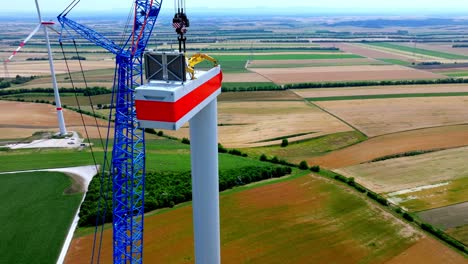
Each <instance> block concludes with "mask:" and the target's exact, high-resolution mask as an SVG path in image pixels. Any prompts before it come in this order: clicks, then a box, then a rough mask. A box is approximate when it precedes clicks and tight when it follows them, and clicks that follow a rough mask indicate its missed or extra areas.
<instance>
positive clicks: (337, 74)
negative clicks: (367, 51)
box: [250, 65, 443, 84]
mask: <svg viewBox="0 0 468 264" xmlns="http://www.w3.org/2000/svg"><path fill="white" fill-rule="evenodd" d="M250 70H251V71H254V72H257V73H259V74H261V75H263V76H265V77H266V78H268V79H270V80H272V81H273V82H275V83H280V84H287V83H302V82H337V81H367V80H403V79H438V78H443V76H442V75H439V74H435V73H431V72H426V71H421V70H416V69H412V68H408V67H403V66H400V65H382V66H376V65H358V66H330V67H300V68H272V69H267V68H255V69H250Z"/></svg>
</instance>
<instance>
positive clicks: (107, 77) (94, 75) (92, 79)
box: [7, 62, 114, 89]
mask: <svg viewBox="0 0 468 264" xmlns="http://www.w3.org/2000/svg"><path fill="white" fill-rule="evenodd" d="M86 63H87V62H83V69H84V70H85V77H86V82H87V84H88V87H94V86H102V87H106V88H112V83H113V80H114V69H113V68H101V69H97V70H87V67H86V65H87V64H86ZM75 71H77V72H72V74H71V76H72V79H73V83H74V85H75V87H76V88H85V87H86V85H85V83H84V81H83V75H82V74H81V72H79V68H77V69H75ZM10 76H11V73H10ZM57 85H58V86H59V87H60V88H62V87H63V88H73V86H72V84H71V82H70V77H69V75H68V73H63V74H57ZM31 88H52V79H51V77H50V76H40V77H39V78H36V79H34V80H32V81H29V82H27V83H24V84H21V85H14V86H12V87H11V88H7V89H31Z"/></svg>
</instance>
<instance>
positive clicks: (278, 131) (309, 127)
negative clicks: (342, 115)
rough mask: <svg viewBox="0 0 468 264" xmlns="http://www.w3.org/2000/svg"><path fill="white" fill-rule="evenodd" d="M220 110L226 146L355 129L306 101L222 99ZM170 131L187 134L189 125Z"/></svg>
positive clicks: (264, 144)
mask: <svg viewBox="0 0 468 264" xmlns="http://www.w3.org/2000/svg"><path fill="white" fill-rule="evenodd" d="M218 111H219V120H218V122H219V124H220V126H219V127H218V129H219V142H221V143H222V144H223V145H225V146H227V147H256V146H266V145H272V144H280V143H281V138H282V137H287V136H288V135H289V136H290V135H296V134H301V133H311V132H315V133H313V134H307V135H303V136H298V137H294V140H302V139H306V138H313V137H318V136H321V135H326V134H332V133H336V132H344V131H352V128H350V127H349V126H347V125H346V124H344V123H343V122H341V121H339V120H338V119H336V118H334V117H333V116H331V115H329V114H327V113H325V112H323V111H322V110H321V109H319V108H317V107H315V106H312V105H310V104H308V103H306V102H303V101H270V102H268V101H262V102H260V101H259V102H242V101H238V102H235V101H229V102H228V101H223V102H219V105H218ZM168 134H170V135H172V136H176V137H179V138H182V137H187V138H188V137H189V129H188V127H183V128H181V129H180V130H179V131H175V132H168ZM276 138H278V139H276ZM273 139H276V140H273ZM262 141H267V142H262Z"/></svg>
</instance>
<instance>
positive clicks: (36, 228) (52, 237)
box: [0, 172, 83, 263]
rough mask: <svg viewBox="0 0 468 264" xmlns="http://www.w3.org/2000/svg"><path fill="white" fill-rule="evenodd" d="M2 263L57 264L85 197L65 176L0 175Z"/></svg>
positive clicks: (46, 174)
mask: <svg viewBox="0 0 468 264" xmlns="http://www.w3.org/2000/svg"><path fill="white" fill-rule="evenodd" d="M0 185H1V186H2V191H1V192H0V200H1V201H2V206H1V207H0V224H1V226H2V228H1V229H0V237H1V238H2V239H1V241H0V251H1V252H2V254H0V263H37V262H41V263H55V262H56V261H57V258H58V256H59V253H60V250H61V248H62V244H63V242H64V241H65V237H66V234H67V233H68V229H69V228H70V225H71V223H72V220H73V218H74V216H75V213H76V210H77V209H78V206H79V205H80V202H81V199H82V197H83V194H82V193H79V192H77V191H76V190H73V188H71V187H72V179H71V178H70V177H68V176H66V175H64V174H62V173H55V172H30V173H18V174H5V175H0Z"/></svg>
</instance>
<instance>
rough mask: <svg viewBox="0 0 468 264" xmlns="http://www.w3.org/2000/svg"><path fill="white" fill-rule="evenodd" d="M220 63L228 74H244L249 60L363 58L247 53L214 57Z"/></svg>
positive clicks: (202, 65)
mask: <svg viewBox="0 0 468 264" xmlns="http://www.w3.org/2000/svg"><path fill="white" fill-rule="evenodd" d="M213 57H214V58H216V59H217V60H218V61H219V64H220V65H221V67H222V68H223V71H224V72H226V73H242V72H248V70H247V69H245V65H246V63H247V61H248V60H251V61H252V60H320V59H356V58H363V57H361V56H358V55H354V54H345V53H339V52H337V53H331V54H321V53H310V54H274V55H258V54H255V55H250V54H249V53H245V54H242V55H227V54H226V55H213ZM210 65H211V63H208V62H203V63H200V64H199V65H198V67H200V68H206V67H209V66H210Z"/></svg>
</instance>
